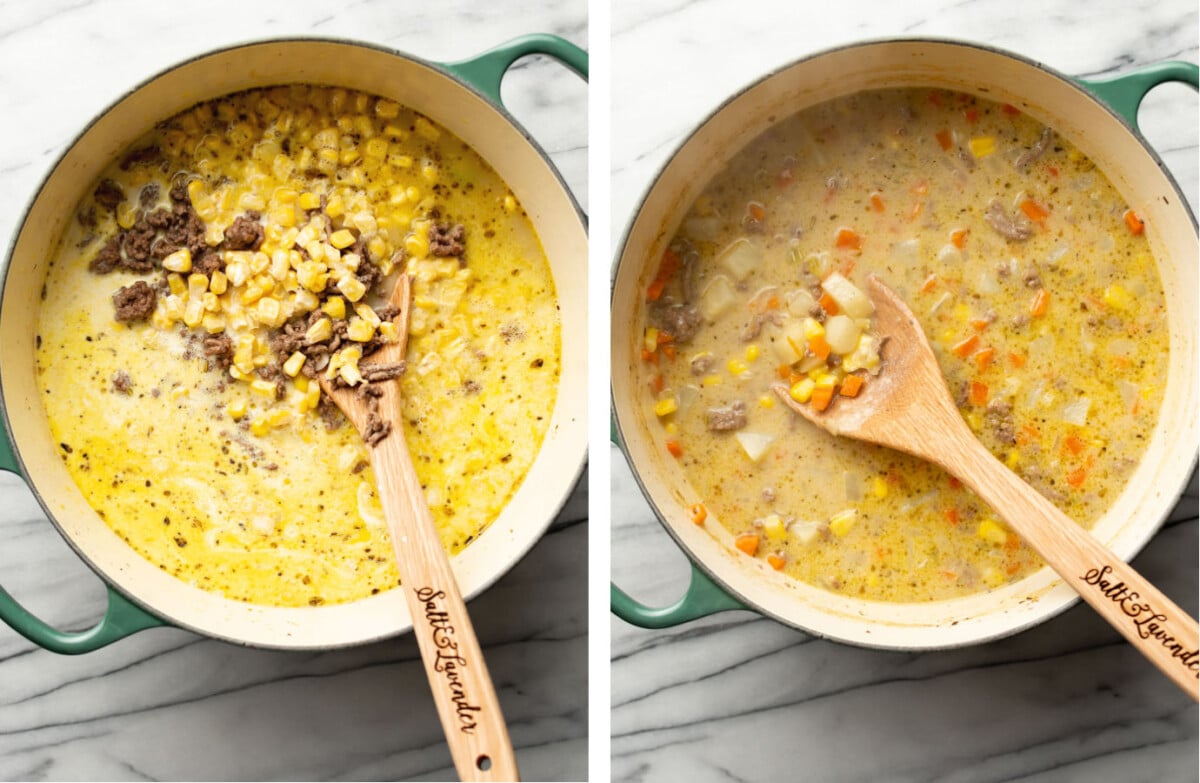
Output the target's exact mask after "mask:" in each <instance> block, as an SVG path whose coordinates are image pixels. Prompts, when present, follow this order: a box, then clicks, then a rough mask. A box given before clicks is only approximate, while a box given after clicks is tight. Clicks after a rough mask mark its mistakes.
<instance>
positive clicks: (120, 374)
mask: <svg viewBox="0 0 1200 783" xmlns="http://www.w3.org/2000/svg"><path fill="white" fill-rule="evenodd" d="M112 386H113V391H115V392H119V393H121V394H129V393H130V391H131V390H132V389H133V379H132V378H130V377H129V373H127V372H125V371H124V370H117V371H116V372H115V373H114V374H113V377H112Z"/></svg>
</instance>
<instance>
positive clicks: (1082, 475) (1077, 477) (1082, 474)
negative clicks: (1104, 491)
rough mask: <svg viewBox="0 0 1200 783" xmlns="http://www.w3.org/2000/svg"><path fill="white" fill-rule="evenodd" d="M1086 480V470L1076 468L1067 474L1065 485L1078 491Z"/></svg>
mask: <svg viewBox="0 0 1200 783" xmlns="http://www.w3.org/2000/svg"><path fill="white" fill-rule="evenodd" d="M1086 478H1087V468H1078V469H1076V470H1072V471H1071V472H1070V473H1068V474H1067V483H1068V484H1070V485H1071V486H1072V487H1075V488H1076V489H1078V488H1079V487H1080V486H1082V484H1083V481H1084V479H1086Z"/></svg>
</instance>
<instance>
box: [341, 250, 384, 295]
mask: <svg viewBox="0 0 1200 783" xmlns="http://www.w3.org/2000/svg"><path fill="white" fill-rule="evenodd" d="M354 276H355V277H357V278H358V282H360V283H362V284H363V285H364V286H366V287H367V291H370V290H371V289H373V288H374V287H375V284H376V283H378V282H379V281H380V280H382V279H383V271H382V270H380V268H379V267H377V266H375V263H374V262H373V261H371V259H369V258H367V255H366V253H363V254H362V256H361V257H360V259H359V261H358V270H357V271H356V272H355V273H354ZM331 279H332V278H331Z"/></svg>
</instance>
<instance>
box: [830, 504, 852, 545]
mask: <svg viewBox="0 0 1200 783" xmlns="http://www.w3.org/2000/svg"><path fill="white" fill-rule="evenodd" d="M857 516H858V509H853V508H848V509H846V510H845V511H839V512H837V513H836V514H834V515H833V516H832V517H830V519H829V530H830V531H831V532H832V533H833V534H834V535H835V536H838V537H839V538H840V537H842V536H844V535H846V534H847V533H849V532H850V528H852V527H854V520H855V517H857Z"/></svg>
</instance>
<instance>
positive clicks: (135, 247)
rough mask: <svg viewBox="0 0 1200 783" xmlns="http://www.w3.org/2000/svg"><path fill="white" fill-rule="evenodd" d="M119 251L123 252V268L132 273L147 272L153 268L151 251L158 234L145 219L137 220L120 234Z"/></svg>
mask: <svg viewBox="0 0 1200 783" xmlns="http://www.w3.org/2000/svg"><path fill="white" fill-rule="evenodd" d="M122 233H123V235H124V238H123V239H122V241H121V249H122V250H123V251H125V266H126V267H127V268H128V269H129V270H131V271H133V272H149V271H150V270H151V269H153V268H154V257H153V255H152V254H151V250H152V248H153V247H154V240H155V239H156V238H157V236H158V234H157V232H156V231H155V230H154V227H153V226H151V225H150V222H149V221H147V220H146V219H144V218H143V219H141V220H138V221H137V222H136V223H134V224H133V227H132V228H130V229H129V230H128V231H125V232H122Z"/></svg>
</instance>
